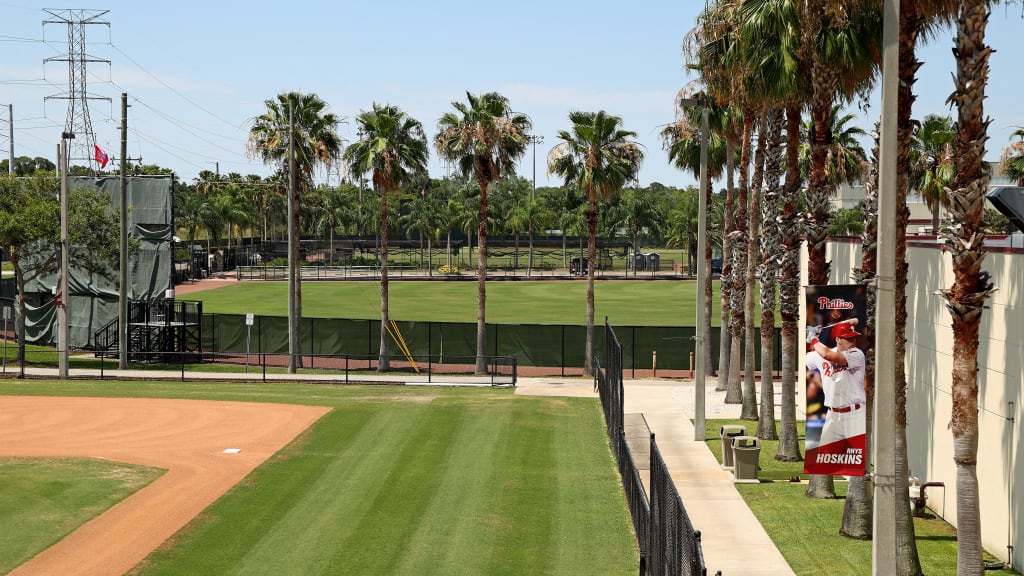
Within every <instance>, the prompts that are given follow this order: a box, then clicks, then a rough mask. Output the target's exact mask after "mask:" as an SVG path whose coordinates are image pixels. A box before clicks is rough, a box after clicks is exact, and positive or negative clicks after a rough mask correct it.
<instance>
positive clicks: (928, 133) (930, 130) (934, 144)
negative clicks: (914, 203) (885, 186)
mask: <svg viewBox="0 0 1024 576" xmlns="http://www.w3.org/2000/svg"><path fill="white" fill-rule="evenodd" d="M955 139H956V132H955V131H954V130H953V119H952V118H950V117H949V116H939V115H937V114H929V115H927V116H925V117H924V120H922V121H921V124H919V125H918V126H917V128H916V129H915V130H914V134H913V136H911V140H910V162H911V164H910V182H909V186H910V187H911V188H912V189H914V190H916V191H917V193H918V194H920V195H921V197H922V198H924V201H925V204H927V205H928V209H929V210H931V213H932V231H933V232H934V233H936V234H937V233H938V231H939V211H940V208H948V207H949V197H948V196H947V195H946V188H948V187H949V186H950V185H951V184H952V183H953V176H954V170H955V165H956V162H955V158H954V149H953V142H954V140H955Z"/></svg>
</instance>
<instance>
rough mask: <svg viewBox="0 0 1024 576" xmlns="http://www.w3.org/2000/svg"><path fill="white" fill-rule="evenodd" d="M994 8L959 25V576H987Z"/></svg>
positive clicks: (954, 248)
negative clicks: (984, 478)
mask: <svg viewBox="0 0 1024 576" xmlns="http://www.w3.org/2000/svg"><path fill="white" fill-rule="evenodd" d="M988 18H989V8H988V3H987V2H985V1H983V0H964V1H963V2H961V3H960V13H959V16H958V19H957V35H956V40H955V42H956V48H955V49H954V51H953V52H954V54H956V62H957V74H956V89H955V90H954V92H953V94H952V96H950V99H951V100H952V101H953V102H955V103H956V106H957V131H956V151H957V158H956V177H955V179H954V187H953V188H954V189H953V190H952V192H951V194H950V216H951V218H952V219H953V221H954V222H956V223H957V226H955V227H953V230H951V232H950V233H949V235H948V236H946V239H945V240H946V242H945V243H946V249H947V250H949V251H950V252H951V253H952V257H953V277H954V280H953V286H952V288H951V289H950V290H947V291H944V292H943V296H945V298H946V302H947V307H948V308H949V310H950V314H951V316H952V320H953V322H952V324H953V326H952V328H953V342H954V344H953V374H952V380H953V382H952V395H953V414H952V418H951V421H950V428H951V430H952V432H953V461H954V462H955V463H956V513H957V519H956V528H957V558H956V560H957V562H956V563H957V574H958V575H967V574H981V573H982V570H983V568H982V566H983V564H982V560H983V557H982V548H981V512H980V503H979V501H980V498H979V494H978V471H977V467H978V329H979V325H980V324H981V315H982V313H983V311H984V309H985V301H986V300H987V299H988V297H989V296H990V295H991V293H992V290H993V286H992V283H991V278H990V276H989V273H988V272H987V271H986V270H983V269H982V264H983V262H984V260H985V246H984V244H985V227H984V225H983V224H982V216H983V213H984V210H985V192H986V191H987V188H988V176H987V175H986V174H985V172H984V171H983V169H982V168H983V161H984V157H985V141H986V140H987V139H988V135H987V134H986V131H987V126H988V120H987V119H986V118H985V116H984V101H985V86H986V84H987V82H988V59H989V55H990V54H991V48H990V47H989V46H987V45H986V44H985V29H986V28H987V26H988Z"/></svg>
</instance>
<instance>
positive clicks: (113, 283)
mask: <svg viewBox="0 0 1024 576" xmlns="http://www.w3.org/2000/svg"><path fill="white" fill-rule="evenodd" d="M171 186H172V177H171V176H159V177H153V176H148V177H138V176H133V177H129V178H128V179H127V192H128V210H129V211H128V233H129V235H130V237H131V238H132V239H133V244H134V245H135V249H134V250H133V252H132V253H131V254H130V255H129V258H128V282H129V285H128V287H127V293H128V297H129V298H130V299H133V300H150V299H158V298H163V297H164V295H165V292H166V291H167V290H168V289H169V288H171V287H172V285H171V266H172V261H171V260H172V254H171V240H172V238H173V230H172V225H173V216H172V213H171V202H172V193H171ZM68 187H69V188H70V189H78V188H94V189H96V190H98V191H101V192H104V193H106V194H107V195H108V196H109V197H110V203H111V206H112V207H114V208H116V207H117V206H119V204H120V200H119V195H120V191H121V183H120V179H119V178H118V177H114V176H108V177H102V178H90V177H70V178H68ZM29 265H30V264H29V263H27V262H26V267H28V266H29ZM112 266H113V269H112V270H111V273H110V274H109V277H104V276H102V275H97V274H88V273H85V272H83V271H81V270H76V269H75V265H74V261H72V262H71V274H70V275H69V277H68V291H69V292H70V298H68V299H67V301H68V312H69V317H70V318H69V322H70V327H69V328H70V330H69V331H70V339H71V342H70V344H71V347H73V348H83V347H90V346H92V345H93V344H94V342H93V335H94V333H95V332H96V330H98V329H100V328H102V327H103V326H105V325H106V324H107V323H109V322H111V321H113V320H114V319H116V318H117V312H118V306H117V299H118V270H117V263H116V262H114V263H112ZM56 283H57V276H56V274H47V275H43V276H40V277H39V278H37V279H35V280H34V281H31V282H29V283H27V284H26V287H25V291H26V293H27V294H32V293H37V294H39V295H40V297H41V298H42V300H43V301H44V302H45V304H44V305H43V306H39V307H35V308H30V309H28V310H27V314H26V316H27V319H26V330H25V339H26V341H27V342H29V343H32V344H44V345H52V344H55V343H56V337H57V332H56V326H55V323H56V314H54V313H53V304H52V301H53V293H54V287H55V286H56Z"/></svg>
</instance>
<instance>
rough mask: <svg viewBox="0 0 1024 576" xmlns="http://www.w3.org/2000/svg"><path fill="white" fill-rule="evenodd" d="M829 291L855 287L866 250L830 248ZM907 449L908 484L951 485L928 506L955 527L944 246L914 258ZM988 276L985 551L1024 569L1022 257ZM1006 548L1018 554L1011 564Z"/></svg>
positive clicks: (996, 257)
mask: <svg viewBox="0 0 1024 576" xmlns="http://www.w3.org/2000/svg"><path fill="white" fill-rule="evenodd" d="M829 258H830V259H831V260H832V282H833V283H836V284H842V283H849V282H852V279H851V270H852V269H853V268H854V267H855V266H856V265H857V264H858V263H859V260H860V245H859V244H855V243H845V242H838V241H837V242H831V243H830V244H829ZM907 259H908V261H909V262H910V271H909V275H908V282H907V315H908V316H907V356H906V362H907V367H906V369H907V386H908V391H907V396H908V397H907V419H908V423H907V443H908V451H909V463H910V469H911V475H912V476H916V477H918V478H920V479H921V481H922V482H925V481H941V482H945V484H946V487H945V489H942V488H929V489H928V492H927V494H928V496H929V502H928V505H929V507H931V508H932V509H933V510H934V511H935V512H936V513H937V514H939V515H940V516H942V517H943V518H945V519H946V520H947V521H948V522H950V523H951V524H953V525H956V467H955V465H954V463H953V456H952V454H953V452H952V450H953V446H952V444H953V438H952V433H951V432H950V431H949V419H950V414H951V396H950V388H951V381H952V378H951V372H952V363H953V336H952V327H951V322H950V317H949V312H948V311H946V308H945V301H944V300H943V298H942V296H941V295H939V294H938V291H939V290H941V289H943V288H949V287H950V286H952V284H953V273H952V263H951V259H950V256H949V255H948V254H945V253H943V252H942V251H941V250H940V249H939V245H938V244H934V243H926V242H921V243H918V244H917V245H912V246H910V247H909V248H908V257H907ZM985 269H986V270H988V271H989V273H990V274H991V275H992V280H993V284H994V285H995V286H996V287H997V288H998V290H997V291H996V292H995V294H994V295H993V297H992V298H991V299H990V300H989V303H988V304H989V308H988V309H987V310H985V312H984V314H983V319H982V323H981V330H980V345H979V349H978V363H979V372H978V388H979V396H978V408H979V412H978V426H979V434H980V439H979V447H978V468H977V473H978V481H979V487H980V497H981V521H982V544H983V546H984V547H985V549H986V550H987V551H988V552H989V553H991V554H992V555H994V556H996V557H998V558H999V559H1000V560H1003V561H1007V560H1009V561H1010V562H1011V563H1012V564H1013V565H1014V566H1020V565H1024V555H1022V554H1024V548H1022V547H1024V541H1022V538H1021V535H1020V534H1019V533H1018V527H1020V526H1021V523H1022V522H1024V501H1022V500H1021V498H1020V495H1019V494H1018V491H1017V488H1018V486H1017V483H1016V482H1015V478H1016V477H1018V476H1021V475H1022V474H1024V465H1022V464H1021V456H1022V452H1024V448H1022V446H1021V441H1020V440H1021V439H1020V429H1019V427H1018V424H1017V423H1018V422H1020V417H1021V401H1022V398H1021V384H1022V383H1021V379H1022V376H1021V374H1022V372H1024V362H1022V358H1024V254H1008V253H989V254H988V256H987V257H986V260H985ZM1008 545H1011V546H1013V549H1014V552H1013V557H1012V558H1010V557H1009V556H1010V553H1011V552H1010V550H1009V549H1008Z"/></svg>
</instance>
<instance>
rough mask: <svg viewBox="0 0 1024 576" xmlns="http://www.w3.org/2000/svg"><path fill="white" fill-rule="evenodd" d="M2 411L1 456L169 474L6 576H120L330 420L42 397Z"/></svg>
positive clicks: (202, 405) (6, 401)
mask: <svg viewBox="0 0 1024 576" xmlns="http://www.w3.org/2000/svg"><path fill="white" fill-rule="evenodd" d="M0 406H2V409H0V456H25V457H29V456H44V457H51V456H70V457H87V458H101V459H107V460H115V461H119V462H129V463H132V464H141V465H144V466H152V467H155V468H163V469H166V470H167V472H166V473H165V474H163V476H161V477H160V478H158V479H157V480H156V481H154V482H153V483H152V484H150V485H149V486H147V487H145V488H143V489H142V490H140V491H138V492H136V493H135V494H133V495H132V496H129V497H128V498H126V499H125V500H122V501H121V502H120V503H118V504H117V505H115V506H114V507H112V508H111V509H110V510H107V511H106V512H105V513H103V514H101V515H100V516H97V517H96V518H94V519H92V520H91V521H89V522H87V523H86V524H84V525H82V526H81V527H79V528H78V529H77V530H75V531H74V532H72V533H71V534H69V535H68V536H67V537H65V538H64V539H63V540H61V541H60V542H58V543H57V544H55V545H53V546H51V547H50V548H48V549H47V550H45V551H43V552H42V553H40V554H39V555H37V556H36V557H35V558H33V559H31V560H29V561H28V562H26V563H24V564H22V565H21V566H19V567H18V568H16V569H15V570H14V571H13V572H11V573H10V574H11V575H12V576H25V575H29V574H36V575H38V574H55V575H56V574H60V575H83V576H86V575H88V576H93V575H95V576H101V575H110V576H115V575H120V574H124V573H125V572H127V571H128V570H130V569H131V568H132V567H133V566H135V565H136V564H137V563H138V562H140V561H141V560H142V559H143V558H145V557H146V556H147V555H148V554H149V553H150V552H151V551H153V550H154V549H156V548H157V547H158V546H159V545H160V544H161V543H163V542H164V541H165V540H167V539H168V538H170V537H171V536H172V535H173V534H174V533H175V532H177V531H178V530H179V529H181V528H182V527H183V526H185V524H187V523H188V522H189V521H190V520H191V519H192V518H194V517H195V516H196V515H197V514H199V513H200V512H201V511H202V510H203V509H205V508H206V507H207V506H209V505H210V504H211V503H212V502H213V501H214V500H216V499H217V498H219V497H220V496H221V495H222V494H224V493H225V492H227V491H228V490H229V489H230V488H231V487H232V486H234V485H235V484H237V483H238V482H239V481H241V480H242V478H244V477H245V476H246V475H247V474H248V473H249V472H250V471H252V470H253V469H254V468H256V467H257V466H259V465H260V464H261V463H263V462H264V461H265V460H266V459H267V458H269V457H270V456H271V455H273V454H274V453H275V452H277V451H278V450H280V449H281V448H282V447H284V446H285V445H286V444H287V443H288V442H289V441H291V440H292V439H293V438H295V437H296V436H297V435H298V434H299V433H300V432H302V431H303V430H305V429H306V428H308V427H309V426H310V425H311V424H313V423H314V422H316V421H317V420H318V419H319V418H320V417H321V416H323V415H324V414H325V413H327V412H328V411H329V410H330V409H329V408H324V407H316V406H295V405H290V404H257V403H244V402H215V401H204V400H159V399H138V398H63V397H39V396H33V397H28V396H4V397H3V398H2V399H0ZM228 449H239V450H240V451H239V452H237V453H225V450H228Z"/></svg>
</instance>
